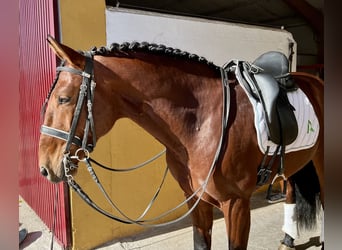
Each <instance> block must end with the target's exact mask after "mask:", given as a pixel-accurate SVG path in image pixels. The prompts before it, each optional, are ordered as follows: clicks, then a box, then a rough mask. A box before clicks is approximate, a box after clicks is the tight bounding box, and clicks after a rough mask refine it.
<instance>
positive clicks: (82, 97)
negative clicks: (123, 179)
mask: <svg viewBox="0 0 342 250" xmlns="http://www.w3.org/2000/svg"><path fill="white" fill-rule="evenodd" d="M84 55H85V58H86V64H85V68H84V71H81V70H77V69H74V68H70V67H66V66H64V62H62V64H61V66H59V67H57V69H56V70H57V76H56V79H55V80H54V83H53V85H52V88H51V90H50V93H49V95H48V97H47V99H46V101H45V104H44V107H45V105H46V103H47V101H48V100H49V98H50V94H51V92H52V90H53V89H54V87H55V85H56V83H57V81H58V76H59V73H60V72H61V71H66V72H69V73H72V74H77V75H80V76H82V83H81V85H80V92H79V97H78V101H77V104H76V108H75V111H74V116H73V120H72V123H71V127H70V132H66V131H62V130H59V129H56V128H52V127H49V126H45V125H42V127H41V133H42V134H44V135H48V136H51V137H54V138H58V139H61V140H64V141H66V146H65V150H64V153H63V159H62V164H63V167H64V174H65V177H66V180H65V181H66V182H67V183H68V185H69V186H70V187H71V188H72V189H73V190H74V191H75V192H76V193H77V194H78V195H79V196H80V197H81V198H82V199H83V200H84V201H85V202H86V203H87V204H88V205H89V206H91V207H92V208H94V209H95V210H96V211H98V212H99V213H101V214H103V215H105V216H107V217H108V218H110V219H113V220H116V221H118V222H121V223H125V224H137V225H141V226H146V227H160V226H165V225H169V224H172V223H175V222H178V221H180V220H182V219H183V218H185V217H187V216H188V215H189V214H190V213H191V212H192V211H193V210H194V209H195V207H196V206H197V204H198V203H199V201H200V200H201V198H202V196H203V194H204V192H205V189H206V186H207V184H208V182H209V178H210V176H211V175H212V173H213V172H214V169H215V166H216V164H217V162H218V160H219V158H220V155H221V151H222V148H223V143H224V135H225V133H226V129H227V124H228V115H229V104H230V96H229V94H230V91H229V84H228V76H227V71H226V69H225V68H220V69H221V77H222V89H223V91H222V92H223V105H222V106H223V114H222V130H221V136H220V139H219V145H218V147H217V150H216V153H215V156H214V160H213V162H212V164H211V167H210V169H209V172H208V175H207V177H206V179H205V181H204V182H203V184H202V185H201V186H200V187H199V188H198V189H197V190H195V191H194V192H193V194H192V195H190V196H189V197H188V198H187V199H186V200H184V201H183V202H182V203H180V204H179V205H177V206H176V207H174V208H172V209H170V210H168V211H166V212H164V213H162V214H161V215H159V216H157V217H155V218H152V219H144V217H145V215H146V214H147V212H148V211H149V210H150V208H151V207H152V205H153V203H154V201H155V200H156V198H157V196H158V194H159V192H160V190H161V188H162V185H163V184H164V180H165V178H166V174H167V173H168V166H166V168H165V171H164V175H163V178H162V181H161V183H160V185H159V187H158V189H157V191H156V193H155V194H154V196H153V197H152V199H151V201H150V202H149V204H148V206H147V207H146V209H145V210H144V212H143V213H142V214H141V215H140V216H139V217H138V218H137V219H132V218H129V217H128V216H127V215H125V213H124V212H122V211H121V210H120V209H119V208H118V207H117V206H116V205H115V203H114V202H113V201H112V200H111V199H110V197H109V195H108V194H107V192H106V191H105V189H104V188H103V186H102V184H101V182H100V180H99V178H98V177H97V175H96V173H95V171H94V169H93V167H92V165H91V162H93V163H95V164H96V165H98V166H100V167H102V168H104V169H106V170H110V171H115V172H127V171H132V170H135V169H138V168H141V167H143V166H145V165H147V164H148V163H150V162H151V161H153V160H155V159H157V158H159V157H160V156H161V155H162V154H164V153H165V152H166V150H163V151H162V152H161V153H159V154H157V155H156V156H154V157H152V158H151V159H150V160H148V161H146V162H144V163H142V164H139V165H137V166H134V167H131V168H127V169H113V168H109V167H106V166H104V165H102V164H101V163H98V162H97V161H95V160H93V159H91V157H90V153H91V152H92V151H93V149H94V147H95V145H96V135H95V125H94V118H93V110H92V107H93V101H94V90H95V86H96V83H95V82H94V81H93V80H92V79H93V75H94V72H93V54H92V53H91V52H89V51H87V52H84ZM85 102H86V103H87V113H88V116H87V118H86V124H85V128H84V135H83V138H82V139H81V138H79V137H77V136H76V135H75V133H76V128H77V124H78V121H79V118H80V113H81V110H82V107H83V105H84V103H85ZM90 134H91V136H92V143H88V137H89V135H90ZM72 144H74V145H76V146H77V147H78V149H77V150H76V152H75V153H74V155H72V156H71V155H70V147H71V145H72ZM73 160H74V161H78V162H84V163H85V164H86V165H87V170H88V172H89V173H90V175H91V177H92V178H93V180H94V181H95V183H96V184H97V186H98V188H99V189H100V190H101V191H102V193H103V194H104V196H105V198H106V200H107V201H108V203H109V204H110V205H111V206H112V207H113V208H114V209H115V210H116V211H117V212H118V213H119V214H120V215H121V216H122V217H119V216H116V215H113V214H110V213H108V212H107V211H105V210H104V209H102V208H101V207H99V206H98V205H96V204H95V203H94V202H93V201H92V199H91V198H90V197H89V196H88V195H87V194H86V193H85V192H84V191H83V190H82V188H81V187H80V186H79V185H78V184H77V183H76V181H75V180H74V178H73V176H72V175H71V174H70V173H69V172H70V171H71V170H73V169H75V168H77V167H78V165H77V164H75V163H73ZM196 196H197V200H196V202H195V203H194V204H193V206H192V207H191V208H189V210H188V211H187V212H186V213H185V214H184V215H182V216H180V217H179V218H177V219H175V220H172V221H169V222H166V223H158V224H151V223H154V222H156V221H158V220H160V219H161V218H164V217H166V216H167V215H169V214H170V213H172V212H174V211H175V210H177V209H178V208H180V207H182V206H183V205H185V204H186V203H187V202H188V201H190V200H191V199H193V198H195V197H196Z"/></svg>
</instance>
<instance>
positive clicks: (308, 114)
mask: <svg viewBox="0 0 342 250" xmlns="http://www.w3.org/2000/svg"><path fill="white" fill-rule="evenodd" d="M287 96H288V99H289V102H290V103H291V105H292V106H293V107H294V109H295V110H294V115H295V117H296V120H297V124H298V135H297V138H296V139H295V140H294V141H293V142H292V143H291V144H289V145H287V146H286V148H285V153H289V152H293V151H298V150H303V149H308V148H311V147H312V146H314V145H315V143H316V141H317V138H318V133H319V123H318V119H317V116H316V114H315V111H314V109H313V106H312V104H311V103H310V101H309V99H308V98H307V96H306V95H305V93H304V92H303V91H302V90H301V89H298V90H296V91H291V92H289V93H288V95H287ZM249 100H250V102H251V103H252V105H253V109H254V113H255V116H254V125H255V129H256V132H257V137H258V144H259V149H260V150H261V152H262V153H265V152H266V148H267V146H270V150H269V152H268V154H269V155H272V154H273V153H274V151H275V150H276V147H277V145H276V144H275V143H273V142H272V141H270V140H269V139H268V138H269V136H268V128H267V124H266V119H265V114H264V111H263V107H262V105H261V104H260V102H256V101H255V99H254V98H249Z"/></svg>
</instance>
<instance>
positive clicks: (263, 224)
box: [19, 192, 321, 250]
mask: <svg viewBox="0 0 342 250" xmlns="http://www.w3.org/2000/svg"><path fill="white" fill-rule="evenodd" d="M19 201H20V203H19V221H20V228H24V227H25V228H27V230H28V235H27V237H26V239H25V240H24V241H23V243H22V244H21V245H20V247H19V249H27V250H45V249H50V244H51V232H50V231H49V230H48V228H47V227H46V226H45V225H44V223H42V221H41V220H40V219H39V218H38V216H37V215H36V214H35V213H34V212H33V211H32V210H31V208H30V207H29V206H28V205H27V204H26V203H25V201H23V200H22V199H21V198H20V197H19ZM251 206H252V212H251V230H250V235H249V244H248V249H249V250H268V249H269V250H274V249H278V246H279V243H280V240H281V239H282V237H283V232H282V231H281V226H282V223H283V202H279V203H275V204H269V203H268V202H267V201H266V200H265V193H263V192H259V193H257V194H255V195H254V196H253V197H252V201H251ZM320 228H321V222H319V225H318V227H317V229H316V230H314V231H311V232H301V236H300V238H299V239H297V240H296V241H295V242H296V250H304V249H310V250H313V249H321V247H320V246H319V236H320V232H321V230H320ZM53 249H54V250H60V249H62V247H61V246H59V245H58V243H56V242H55V243H54V248H53ZM95 249H98V250H123V249H126V250H128V249H129V250H133V249H142V250H161V249H162V250H171V249H172V250H174V249H177V250H189V249H193V243H192V227H191V224H190V220H189V219H188V218H186V219H184V220H183V221H180V222H178V223H176V224H174V225H171V226H168V227H165V228H158V229H149V230H147V231H145V232H144V233H141V234H138V235H135V236H131V237H126V238H121V239H116V240H114V241H112V242H108V243H106V244H105V245H102V246H99V247H97V248H95ZM212 249H213V250H217V249H227V236H226V232H225V225H224V220H223V218H222V216H221V214H220V213H219V211H217V212H215V221H214V227H213V238H212Z"/></svg>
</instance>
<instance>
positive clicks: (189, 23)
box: [106, 7, 297, 70]
mask: <svg viewBox="0 0 342 250" xmlns="http://www.w3.org/2000/svg"><path fill="white" fill-rule="evenodd" d="M106 35H107V44H108V45H109V44H111V43H113V42H116V43H122V42H132V41H138V42H142V41H146V42H149V43H158V44H164V45H166V46H170V47H173V48H179V49H181V50H185V51H188V52H190V53H194V54H197V55H199V56H203V57H205V58H206V59H208V60H210V61H213V62H214V63H215V64H217V65H219V66H221V65H223V64H224V63H225V62H227V61H229V60H231V59H239V60H247V61H254V59H255V58H257V57H258V56H259V55H260V54H262V53H264V52H266V51H270V50H276V51H281V52H283V53H284V54H285V55H287V56H288V55H289V43H291V42H292V43H294V44H295V45H294V50H295V52H296V46H297V45H296V42H295V41H294V39H293V37H292V35H291V33H289V32H287V31H285V30H281V29H274V28H264V27H260V26H252V25H243V24H235V23H227V22H221V21H212V20H207V19H201V18H190V17H183V16H175V15H165V14H159V13H152V12H146V11H138V10H128V9H123V8H112V7H111V8H107V10H106ZM293 58H294V60H293V63H292V70H294V69H295V65H296V54H294V56H293Z"/></svg>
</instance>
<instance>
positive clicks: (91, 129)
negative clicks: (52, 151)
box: [40, 51, 96, 178]
mask: <svg viewBox="0 0 342 250" xmlns="http://www.w3.org/2000/svg"><path fill="white" fill-rule="evenodd" d="M84 55H85V59H86V64H85V68H84V71H81V70H77V69H74V68H70V67H66V66H64V63H62V65H61V66H59V67H57V77H56V79H55V81H54V84H53V85H52V88H51V90H50V93H51V92H52V90H53V89H54V87H55V85H56V82H57V80H58V76H59V73H60V72H61V71H66V72H69V73H72V74H76V75H80V76H82V83H81V86H80V92H79V96H78V100H77V104H76V107H75V111H74V115H73V119H72V123H71V127H70V131H69V132H66V131H63V130H59V129H56V128H52V127H49V126H45V125H42V127H41V129H40V132H41V133H42V134H45V135H48V136H52V137H54V138H58V139H61V140H64V141H66V146H65V150H64V155H63V165H64V170H65V176H66V177H67V178H69V177H71V175H69V174H68V172H69V170H70V169H69V167H75V164H73V163H72V162H71V159H77V160H79V161H80V160H82V159H84V158H86V159H87V158H89V153H90V152H92V151H93V149H94V147H95V145H96V135H95V126H94V118H93V109H92V107H93V102H94V90H95V85H96V84H95V82H94V81H93V80H92V78H93V70H94V69H93V55H92V53H91V52H88V51H87V52H84ZM49 97H50V94H49V96H48V98H49ZM47 101H48V99H47ZM85 102H86V103H87V112H88V116H87V119H86V124H85V128H84V135H83V139H81V138H79V137H77V136H76V135H75V134H76V128H77V124H78V122H79V119H80V114H81V110H82V107H83V105H84V103H85ZM89 134H91V135H92V138H93V140H92V143H88V135H89ZM71 144H74V145H76V146H78V147H79V149H78V150H77V151H76V152H75V154H74V156H70V147H71ZM81 153H83V155H84V156H82V159H80V155H81ZM83 157H84V158H83Z"/></svg>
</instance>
